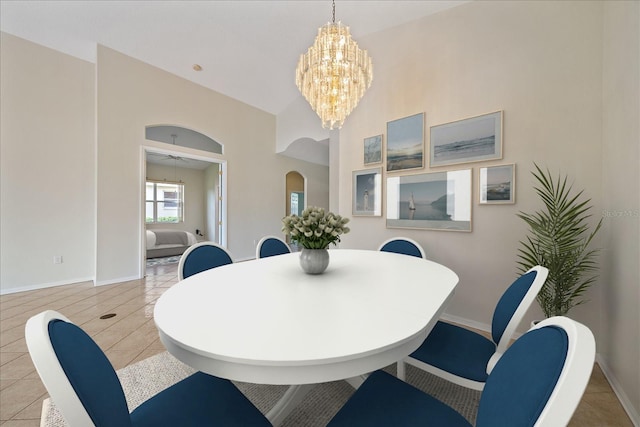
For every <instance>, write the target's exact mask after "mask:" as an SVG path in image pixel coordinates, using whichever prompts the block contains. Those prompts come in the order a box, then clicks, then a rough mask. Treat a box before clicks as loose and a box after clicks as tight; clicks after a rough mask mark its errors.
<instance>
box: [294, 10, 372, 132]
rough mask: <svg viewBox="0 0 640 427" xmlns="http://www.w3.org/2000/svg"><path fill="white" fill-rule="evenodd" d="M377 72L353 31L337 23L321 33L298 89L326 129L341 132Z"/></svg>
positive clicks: (304, 58)
mask: <svg viewBox="0 0 640 427" xmlns="http://www.w3.org/2000/svg"><path fill="white" fill-rule="evenodd" d="M372 79H373V72H372V66H371V58H369V54H368V53H367V51H366V50H362V49H360V48H358V44H357V43H356V42H355V41H353V39H352V38H351V34H350V32H349V27H347V26H344V25H342V24H341V23H340V22H339V21H338V23H337V24H336V3H335V0H334V1H333V21H332V22H330V23H327V24H326V25H324V26H322V27H321V28H319V29H318V37H316V40H315V41H314V42H313V45H312V46H311V47H309V49H308V50H307V53H303V54H302V55H300V61H298V66H297V67H296V86H298V89H300V92H302V95H303V96H304V97H305V99H306V100H307V101H308V102H309V104H311V108H313V111H315V112H316V113H317V114H318V116H320V119H321V120H322V127H323V128H328V129H335V128H337V129H340V128H341V127H342V123H343V122H344V119H345V118H346V117H347V116H348V115H349V114H350V113H351V111H353V109H354V108H355V107H356V105H358V102H359V101H360V98H362V95H364V92H365V91H366V90H367V89H368V88H369V86H371V80H372Z"/></svg>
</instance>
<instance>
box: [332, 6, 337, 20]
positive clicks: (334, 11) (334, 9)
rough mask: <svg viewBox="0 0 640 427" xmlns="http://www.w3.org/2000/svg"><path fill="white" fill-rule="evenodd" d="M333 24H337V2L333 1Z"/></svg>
mask: <svg viewBox="0 0 640 427" xmlns="http://www.w3.org/2000/svg"><path fill="white" fill-rule="evenodd" d="M332 3H333V23H334V24H335V23H336V0H333V2H332Z"/></svg>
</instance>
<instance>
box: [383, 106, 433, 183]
mask: <svg viewBox="0 0 640 427" xmlns="http://www.w3.org/2000/svg"><path fill="white" fill-rule="evenodd" d="M422 167H424V113H419V114H415V115H413V116H409V117H405V118H402V119H398V120H394V121H391V122H387V172H396V171H403V170H407V169H418V168H422Z"/></svg>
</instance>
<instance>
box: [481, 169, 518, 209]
mask: <svg viewBox="0 0 640 427" xmlns="http://www.w3.org/2000/svg"><path fill="white" fill-rule="evenodd" d="M479 182H480V192H479V193H478V194H479V195H480V196H479V198H480V204H481V205H490V204H510V203H515V202H516V165H515V164H510V165H500V166H490V167H486V168H480V179H479Z"/></svg>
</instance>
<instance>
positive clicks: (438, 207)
mask: <svg viewBox="0 0 640 427" xmlns="http://www.w3.org/2000/svg"><path fill="white" fill-rule="evenodd" d="M386 193H387V202H386V215H387V227H388V228H421V229H427V230H449V231H471V193H472V190H471V169H464V170H457V171H447V172H433V173H423V174H418V175H405V176H393V177H387V188H386Z"/></svg>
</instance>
